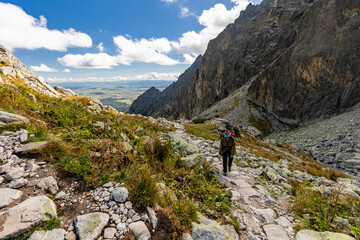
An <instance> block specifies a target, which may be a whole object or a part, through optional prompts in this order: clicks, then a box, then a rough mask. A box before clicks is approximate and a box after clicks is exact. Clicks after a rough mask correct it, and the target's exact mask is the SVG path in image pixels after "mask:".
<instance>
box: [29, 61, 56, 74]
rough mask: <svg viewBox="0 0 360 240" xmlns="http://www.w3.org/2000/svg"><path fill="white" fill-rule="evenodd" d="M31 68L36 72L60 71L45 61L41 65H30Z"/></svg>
mask: <svg viewBox="0 0 360 240" xmlns="http://www.w3.org/2000/svg"><path fill="white" fill-rule="evenodd" d="M30 68H31V70H33V71H35V72H58V70H56V69H54V68H51V67H48V66H46V65H45V64H44V63H42V64H40V66H30Z"/></svg>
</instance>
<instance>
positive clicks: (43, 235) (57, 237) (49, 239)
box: [29, 228, 66, 240]
mask: <svg viewBox="0 0 360 240" xmlns="http://www.w3.org/2000/svg"><path fill="white" fill-rule="evenodd" d="M65 233H66V231H65V230H64V229H60V228H59V229H54V230H51V231H46V232H45V231H35V232H34V233H33V234H31V236H30V238H29V240H64V238H65Z"/></svg>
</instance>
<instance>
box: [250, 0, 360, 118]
mask: <svg viewBox="0 0 360 240" xmlns="http://www.w3.org/2000/svg"><path fill="white" fill-rule="evenodd" d="M359 14H360V2H359V1H354V0H344V1H341V2H340V1H331V0H323V1H317V2H316V3H314V5H313V6H312V7H311V8H309V9H308V10H307V11H305V13H304V16H303V17H302V18H301V21H300V24H299V28H298V30H297V35H296V38H295V41H294V43H293V44H292V45H291V47H289V48H288V49H287V50H286V51H285V53H284V54H282V55H281V56H280V57H279V58H278V59H277V60H276V61H275V62H274V63H272V64H271V65H270V66H269V67H268V68H267V69H266V70H265V71H264V72H262V73H261V74H260V76H259V77H258V78H257V79H256V80H255V81H254V83H253V84H252V86H251V87H250V88H249V92H248V97H249V99H250V100H251V101H253V102H254V103H256V104H258V105H260V106H263V107H265V108H266V109H268V110H269V111H270V112H272V113H274V114H275V115H277V116H279V117H281V118H287V119H291V120H295V121H297V122H306V121H309V120H312V119H318V118H323V117H328V116H331V115H334V114H339V113H341V112H343V111H344V110H346V109H348V108H349V107H351V106H353V105H355V104H356V103H358V102H359V101H360V77H359V76H360V51H359V50H360V41H359V39H360V15H359Z"/></svg>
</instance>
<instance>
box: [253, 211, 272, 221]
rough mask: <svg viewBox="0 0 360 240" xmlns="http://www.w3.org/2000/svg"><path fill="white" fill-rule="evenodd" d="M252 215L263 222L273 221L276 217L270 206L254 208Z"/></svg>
mask: <svg viewBox="0 0 360 240" xmlns="http://www.w3.org/2000/svg"><path fill="white" fill-rule="evenodd" d="M254 215H255V216H256V217H257V218H258V219H260V220H261V221H263V222H265V223H271V222H274V219H275V218H276V213H275V212H274V210H272V209H271V208H266V209H255V211H254Z"/></svg>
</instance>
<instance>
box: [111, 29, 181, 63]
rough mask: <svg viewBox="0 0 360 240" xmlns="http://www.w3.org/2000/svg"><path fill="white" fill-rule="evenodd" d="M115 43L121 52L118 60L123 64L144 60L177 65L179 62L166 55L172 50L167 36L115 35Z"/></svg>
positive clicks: (145, 61)
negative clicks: (145, 37) (135, 36)
mask: <svg viewBox="0 0 360 240" xmlns="http://www.w3.org/2000/svg"><path fill="white" fill-rule="evenodd" d="M114 43H115V45H116V46H117V47H118V50H119V53H120V54H119V56H118V60H119V63H121V64H125V65H130V64H131V63H134V62H144V63H157V64H160V65H175V64H178V63H179V62H178V61H176V60H174V59H172V58H170V57H168V56H167V55H166V54H167V53H169V52H170V51H171V50H172V46H171V43H170V41H169V40H167V39H166V38H158V39H154V38H151V39H143V38H142V39H140V40H138V39H135V40H132V39H129V38H127V37H125V36H121V35H120V36H117V37H114Z"/></svg>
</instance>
